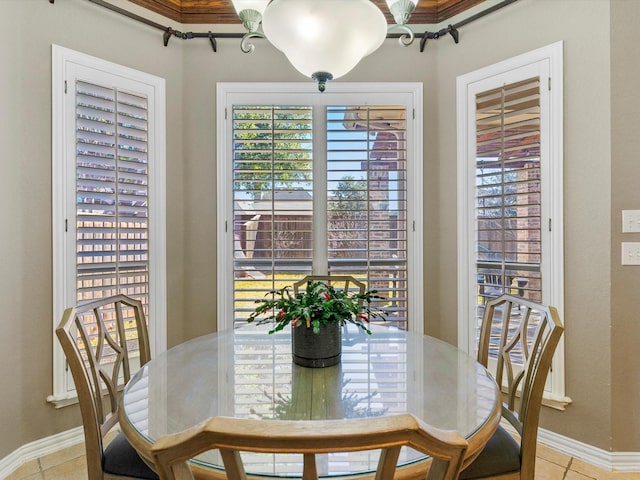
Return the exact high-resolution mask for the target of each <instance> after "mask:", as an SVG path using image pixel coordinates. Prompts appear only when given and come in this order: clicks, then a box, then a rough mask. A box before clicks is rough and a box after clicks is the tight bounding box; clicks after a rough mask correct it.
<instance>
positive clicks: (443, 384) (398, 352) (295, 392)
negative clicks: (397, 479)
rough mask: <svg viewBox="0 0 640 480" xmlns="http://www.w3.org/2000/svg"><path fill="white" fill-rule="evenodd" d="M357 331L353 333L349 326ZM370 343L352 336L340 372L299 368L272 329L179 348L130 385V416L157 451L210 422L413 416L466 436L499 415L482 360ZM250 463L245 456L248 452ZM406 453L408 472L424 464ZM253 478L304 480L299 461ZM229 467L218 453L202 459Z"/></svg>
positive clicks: (287, 340) (282, 460)
mask: <svg viewBox="0 0 640 480" xmlns="http://www.w3.org/2000/svg"><path fill="white" fill-rule="evenodd" d="M348 327H353V326H351V325H349V326H348ZM373 330H374V333H373V335H367V334H366V333H364V332H362V331H361V330H357V329H356V328H347V327H345V329H344V330H343V335H342V344H343V348H342V358H341V362H340V363H339V364H338V365H335V366H333V367H325V368H306V367H300V366H297V365H294V364H293V363H292V361H291V336H290V332H288V331H287V332H280V333H277V334H273V335H269V334H268V326H262V327H261V326H257V325H247V326H244V327H241V328H238V329H235V330H233V331H228V332H220V333H215V334H211V335H206V336H203V337H199V338H196V339H194V340H191V341H188V342H185V343H183V344H180V345H178V346H176V347H174V348H171V349H169V350H167V351H166V352H164V353H163V354H161V355H158V356H157V357H156V358H154V359H153V360H151V361H150V362H149V363H147V364H146V365H145V366H144V367H143V368H142V369H140V370H139V371H138V372H137V373H136V374H135V376H134V377H133V378H132V379H131V381H130V382H129V383H128V384H127V386H126V388H125V390H124V394H123V400H122V408H123V414H124V416H125V417H126V420H127V422H128V423H129V424H130V426H131V428H132V429H133V430H134V431H135V433H136V434H137V435H139V436H140V437H141V438H143V439H144V440H145V441H146V442H148V443H149V444H152V443H153V442H154V441H155V440H157V439H158V438H159V437H161V436H163V435H166V434H169V433H175V432H179V431H182V430H185V429H187V428H189V427H192V426H193V425H196V424H198V423H200V422H202V421H204V420H206V419H207V418H209V417H211V416H216V415H221V416H229V417H239V418H259V419H264V421H265V432H268V428H269V427H268V421H269V420H270V419H274V418H277V419H290V420H315V419H342V418H344V419H351V418H367V417H375V416H380V415H393V414H400V413H412V414H414V415H415V416H417V417H418V418H420V419H422V420H423V421H425V422H426V423H428V424H430V425H433V426H436V427H438V428H442V429H453V430H458V431H459V432H461V433H462V434H463V435H465V436H466V437H467V438H470V437H472V436H473V435H474V434H475V433H476V432H478V431H479V430H481V429H482V428H483V426H485V425H486V424H487V422H489V421H490V420H491V419H492V417H495V413H496V408H497V405H499V403H498V402H499V398H498V391H497V387H496V384H495V382H494V381H493V379H492V378H491V377H490V376H489V374H488V373H487V371H486V370H485V369H484V368H483V367H482V366H481V365H480V364H478V363H477V362H476V361H475V359H474V358H472V357H470V356H469V355H468V354H467V353H465V352H463V351H461V350H459V349H457V348H456V347H454V346H452V345H450V344H448V343H445V342H442V341H440V340H437V339H435V338H433V337H428V336H423V335H417V334H414V333H410V332H405V331H402V330H398V329H395V328H393V327H378V328H374V329H373ZM243 458H244V454H243ZM424 458H425V457H424V454H421V453H419V452H416V451H414V450H412V449H405V450H404V451H403V452H402V455H401V458H400V460H399V465H406V464H410V463H412V462H416V461H419V460H424ZM244 460H245V467H246V470H247V473H248V474H253V475H265V476H279V477H282V476H285V477H286V476H289V475H299V472H300V469H299V464H301V462H302V458H301V457H300V458H297V457H296V456H295V455H291V456H278V457H275V456H273V455H264V454H260V455H257V454H256V455H252V456H250V457H249V456H248V455H247V458H244ZM195 461H196V462H197V463H199V464H201V465H202V466H205V467H207V468H213V469H223V467H222V460H221V458H219V456H218V455H217V454H216V453H215V452H208V453H206V454H204V455H202V456H201V457H198V458H197V459H196V460H195ZM318 463H319V473H320V474H321V475H323V476H337V475H349V474H359V473H363V472H370V471H373V470H375V468H376V463H377V457H376V456H375V455H373V454H371V453H367V452H364V453H360V454H356V455H352V454H350V456H349V461H348V462H345V461H344V458H340V457H339V456H338V455H333V456H332V455H329V456H326V455H325V458H324V459H323V461H322V462H318Z"/></svg>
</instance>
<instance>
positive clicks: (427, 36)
mask: <svg viewBox="0 0 640 480" xmlns="http://www.w3.org/2000/svg"><path fill="white" fill-rule="evenodd" d="M88 1H89V2H91V3H95V4H96V5H100V6H101V7H104V8H106V9H108V10H111V11H113V12H116V13H119V14H121V15H124V16H125V17H128V18H131V19H132V20H136V21H138V22H140V23H144V24H145V25H148V26H150V27H153V28H155V29H158V30H162V32H163V34H162V39H163V43H164V46H165V47H166V46H167V45H168V44H169V39H170V38H171V37H172V36H173V37H177V38H181V39H182V40H190V39H192V38H208V39H209V41H210V42H211V48H212V49H213V51H214V52H217V51H218V45H217V42H216V39H217V38H238V39H240V38H242V37H244V33H213V32H211V31H209V32H181V31H179V30H174V29H173V28H171V27H166V26H164V25H161V24H159V23H156V22H154V21H152V20H149V19H148V18H145V17H141V16H140V15H136V14H135V13H132V12H129V11H127V10H125V9H123V8H120V7H117V6H115V5H112V4H111V3H108V2H105V1H104V0H88ZM516 1H517V0H503V1H502V2H500V3H497V4H495V5H493V6H491V7H489V8H487V9H485V10H482V11H480V12H478V13H476V14H474V15H472V16H470V17H468V18H466V19H464V20H462V21H460V22H458V23H455V24H453V25H447V27H446V28H442V29H440V30H438V31H437V32H430V31H428V30H425V31H424V32H423V33H416V34H414V36H415V37H416V38H419V39H420V51H421V52H423V51H424V48H425V46H426V44H427V40H439V39H440V38H442V37H444V36H445V35H447V34H449V35H451V37H452V38H453V41H454V42H455V43H458V42H459V41H460V34H459V33H458V28H460V27H463V26H464V25H467V24H469V23H471V22H473V21H475V20H478V19H479V18H482V17H484V16H485V15H489V14H490V13H493V12H495V11H496V10H499V9H501V8H502V7H506V6H507V5H509V4H511V3H514V2H516ZM54 2H55V0H49V3H54ZM404 36H406V34H402V33H390V34H388V35H387V38H400V37H404Z"/></svg>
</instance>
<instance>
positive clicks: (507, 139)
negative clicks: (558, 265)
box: [476, 77, 542, 302]
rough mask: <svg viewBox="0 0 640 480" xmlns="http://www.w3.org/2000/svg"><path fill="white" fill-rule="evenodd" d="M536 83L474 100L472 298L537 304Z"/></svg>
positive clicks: (539, 294)
mask: <svg viewBox="0 0 640 480" xmlns="http://www.w3.org/2000/svg"><path fill="white" fill-rule="evenodd" d="M539 92H540V79H539V77H534V78H530V79H527V80H524V81H520V82H516V83H513V84H510V85H504V86H502V87H500V88H497V89H494V90H489V91H485V92H481V93H479V94H477V95H476V136H477V140H476V227H477V230H476V235H477V266H478V294H479V296H480V297H481V298H482V302H484V301H486V299H487V298H491V297H496V296H498V295H500V294H502V293H513V294H516V295H519V296H522V297H525V298H527V299H529V300H532V301H535V302H541V301H542V278H541V261H542V259H541V256H542V246H541V238H542V235H541V224H542V220H541V200H542V199H541V179H540V93H539Z"/></svg>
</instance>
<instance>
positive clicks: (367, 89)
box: [216, 83, 424, 333]
mask: <svg viewBox="0 0 640 480" xmlns="http://www.w3.org/2000/svg"><path fill="white" fill-rule="evenodd" d="M216 100H217V131H216V133H217V140H218V141H217V191H218V202H217V224H218V228H217V231H218V237H217V259H218V268H217V285H218V289H217V290H218V295H217V298H218V311H217V313H218V315H217V320H216V322H217V325H216V328H217V329H218V330H225V329H230V328H233V317H234V316H233V291H232V289H233V286H232V285H233V255H230V254H229V252H232V251H233V240H234V239H233V216H232V211H233V182H232V164H231V162H227V161H225V160H227V159H230V158H232V150H233V144H232V138H231V136H232V132H233V125H232V123H233V119H232V109H233V108H232V107H233V105H234V104H245V105H261V104H273V105H311V106H313V107H318V106H322V105H325V104H326V105H328V104H330V103H333V104H344V105H353V104H359V105H366V104H375V105H382V104H392V105H405V106H406V108H407V117H408V119H407V120H408V125H407V150H408V152H407V158H408V159H416V160H418V161H414V162H412V161H410V160H408V165H407V177H408V183H407V191H408V199H407V202H408V204H407V218H408V221H407V225H408V232H407V235H408V252H407V256H408V259H407V263H408V269H409V271H408V281H409V285H410V287H409V289H410V290H409V291H410V294H409V311H410V312H411V313H410V316H411V317H412V318H418V319H420V321H414V322H409V329H410V330H412V331H416V332H420V333H422V332H423V331H424V325H423V323H424V322H423V321H422V319H423V308H424V306H423V303H422V298H423V295H422V294H421V292H420V291H418V290H414V291H412V290H411V289H412V288H416V286H418V285H423V269H422V262H421V261H416V260H417V259H420V258H422V257H421V254H422V251H423V232H422V218H421V215H420V212H421V211H422V205H423V195H422V177H423V174H422V171H423V167H422V136H423V135H422V83H337V84H333V85H332V86H331V90H330V91H327V92H324V93H318V91H317V87H315V85H314V84H312V83H218V85H217V92H216ZM323 138H324V132H318V134H317V135H316V136H314V144H318V143H316V142H320V143H321V142H322V141H323ZM325 228H326V227H325ZM412 259H413V260H412ZM411 285H413V286H414V287H411ZM220 319H223V320H220Z"/></svg>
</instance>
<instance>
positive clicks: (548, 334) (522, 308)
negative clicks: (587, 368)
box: [460, 295, 564, 480]
mask: <svg viewBox="0 0 640 480" xmlns="http://www.w3.org/2000/svg"><path fill="white" fill-rule="evenodd" d="M485 308H486V309H485V312H484V318H483V321H482V328H481V331H480V341H479V347H478V361H479V362H480V363H481V364H482V365H484V366H485V367H487V368H488V369H489V371H491V372H492V373H493V374H494V377H495V379H496V382H497V383H498V385H501V386H502V390H503V393H504V396H505V402H504V403H503V407H502V416H503V418H504V419H506V420H507V421H508V422H509V423H510V424H511V425H512V426H513V428H515V430H516V431H517V433H518V435H519V436H520V441H519V442H518V441H517V440H516V439H515V438H514V437H513V436H512V435H511V434H510V433H509V432H507V430H505V429H504V428H503V427H502V426H500V427H498V430H497V431H496V433H495V434H494V435H493V437H492V438H491V439H490V440H489V442H488V443H487V445H486V446H485V448H484V450H483V451H482V452H481V453H480V455H479V456H478V457H477V458H476V459H475V460H474V461H473V462H472V463H471V464H470V465H469V466H468V467H467V468H466V469H465V470H463V471H462V473H461V474H460V478H461V479H464V480H469V479H488V478H491V479H501V480H507V479H521V480H533V479H534V472H535V461H536V442H537V437H538V421H539V418H540V409H541V407H542V394H543V392H544V387H545V382H546V379H547V374H548V373H549V370H550V368H551V360H552V358H553V354H554V352H555V350H556V347H557V345H558V341H559V340H560V337H561V336H562V332H563V330H564V327H563V326H562V323H561V322H560V319H559V317H558V312H557V310H556V309H555V308H554V307H547V306H543V305H539V304H536V303H533V302H530V301H527V300H524V299H522V298H520V297H514V296H511V295H502V296H500V297H498V298H495V299H492V300H489V301H488V302H487V305H486V307H485ZM490 350H491V351H492V352H494V353H495V356H497V359H496V362H495V368H492V366H493V362H491V364H490V362H489V351H490Z"/></svg>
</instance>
